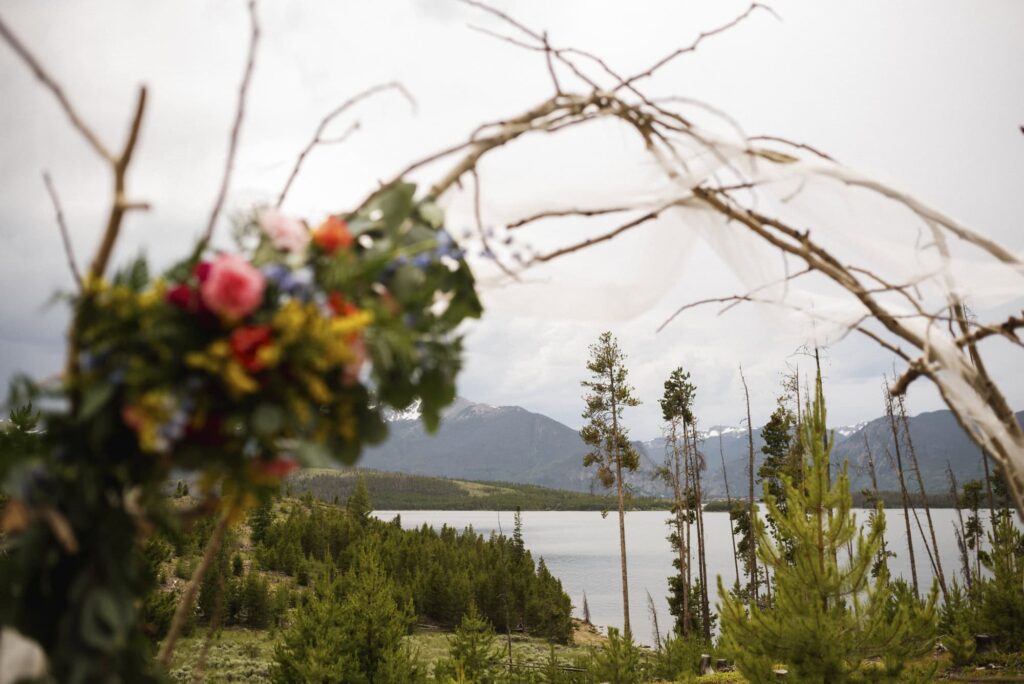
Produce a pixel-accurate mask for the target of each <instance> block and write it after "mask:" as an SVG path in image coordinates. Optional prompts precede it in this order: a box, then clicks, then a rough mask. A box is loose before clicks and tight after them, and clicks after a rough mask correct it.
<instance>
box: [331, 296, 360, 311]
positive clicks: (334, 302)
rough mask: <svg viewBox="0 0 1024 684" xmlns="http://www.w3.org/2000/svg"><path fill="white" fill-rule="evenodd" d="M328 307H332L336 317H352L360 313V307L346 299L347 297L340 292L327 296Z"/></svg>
mask: <svg viewBox="0 0 1024 684" xmlns="http://www.w3.org/2000/svg"><path fill="white" fill-rule="evenodd" d="M327 305H328V306H329V307H331V311H333V312H334V315H335V316H351V315H353V314H357V313H359V307H358V306H356V305H355V304H353V303H352V302H350V301H348V300H347V299H345V295H343V294H341V293H340V292H332V293H331V294H329V295H327Z"/></svg>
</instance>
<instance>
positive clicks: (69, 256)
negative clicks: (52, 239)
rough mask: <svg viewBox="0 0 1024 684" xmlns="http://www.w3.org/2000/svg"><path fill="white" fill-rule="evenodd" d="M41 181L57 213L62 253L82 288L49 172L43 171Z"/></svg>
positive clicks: (62, 213) (80, 276) (73, 253)
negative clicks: (62, 245) (62, 246)
mask: <svg viewBox="0 0 1024 684" xmlns="http://www.w3.org/2000/svg"><path fill="white" fill-rule="evenodd" d="M43 182H44V183H45V184H46V191H47V192H49V193H50V200H51V201H52V202H53V210H54V212H56V214H57V228H59V229H60V239H61V242H63V243H64V255H65V256H66V257H67V259H68V268H70V269H71V275H72V276H73V277H74V279H75V284H76V285H78V290H79V291H81V290H82V274H81V273H80V272H79V270H78V264H77V263H76V262H75V252H74V250H73V249H72V247H71V237H70V235H68V226H67V224H66V223H65V222H64V211H63V210H62V209H61V206H60V198H58V197H57V190H56V188H54V187H53V181H52V180H51V179H50V174H49V173H47V172H46V171H43Z"/></svg>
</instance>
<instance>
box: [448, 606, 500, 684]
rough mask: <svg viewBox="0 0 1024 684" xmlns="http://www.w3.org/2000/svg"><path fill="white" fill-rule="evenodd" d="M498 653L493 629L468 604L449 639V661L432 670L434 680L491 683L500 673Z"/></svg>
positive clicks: (477, 683)
mask: <svg viewBox="0 0 1024 684" xmlns="http://www.w3.org/2000/svg"><path fill="white" fill-rule="evenodd" d="M501 659H502V658H501V651H500V650H499V648H498V645H497V638H496V636H495V634H494V628H493V627H491V625H490V624H489V623H488V622H487V620H485V619H484V618H483V617H481V615H480V613H479V612H478V611H477V608H476V604H470V606H469V610H468V611H467V612H466V614H465V615H464V616H463V618H462V622H460V623H459V626H458V628H457V629H456V630H455V633H454V634H452V636H450V637H449V638H448V659H447V660H443V661H441V662H439V663H438V664H437V666H436V667H435V668H434V679H435V680H437V681H441V682H443V681H447V680H449V679H456V678H457V677H458V676H460V675H461V676H462V677H464V678H465V680H466V681H470V682H475V683H476V684H494V682H496V681H497V680H498V677H499V675H500V673H501Z"/></svg>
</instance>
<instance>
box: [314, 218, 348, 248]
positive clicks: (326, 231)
mask: <svg viewBox="0 0 1024 684" xmlns="http://www.w3.org/2000/svg"><path fill="white" fill-rule="evenodd" d="M313 243H314V244H315V245H316V246H317V247H319V248H320V249H322V250H323V251H324V252H325V253H327V254H334V253H335V252H337V251H338V249H339V248H345V249H348V248H349V247H350V246H352V233H350V232H348V224H347V223H345V221H343V220H342V219H340V218H338V217H337V216H328V217H327V220H325V221H324V222H323V223H321V224H320V226H319V227H318V228H317V229H316V230H315V231H313Z"/></svg>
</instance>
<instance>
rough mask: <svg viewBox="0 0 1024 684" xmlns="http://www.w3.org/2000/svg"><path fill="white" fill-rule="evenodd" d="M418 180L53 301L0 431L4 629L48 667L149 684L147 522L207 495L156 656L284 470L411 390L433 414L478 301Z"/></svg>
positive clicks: (261, 217) (92, 281)
mask: <svg viewBox="0 0 1024 684" xmlns="http://www.w3.org/2000/svg"><path fill="white" fill-rule="evenodd" d="M415 190H416V189H415V186H413V185H411V184H409V183H405V182H396V183H393V184H391V185H388V186H385V187H383V188H381V189H380V190H379V191H378V192H377V193H375V195H374V196H373V197H372V198H371V199H370V200H368V201H367V202H366V203H365V205H364V206H363V207H360V208H359V209H358V210H356V211H354V212H351V213H347V214H334V215H329V216H326V217H317V220H315V221H313V222H306V221H302V220H299V219H297V218H293V217H290V216H287V215H285V214H283V213H281V212H280V211H278V210H276V209H272V208H263V209H258V210H255V211H253V212H251V213H250V214H249V215H247V216H245V217H244V218H242V219H241V220H240V221H238V223H237V226H236V231H235V245H236V246H235V247H234V248H233V249H231V250H229V251H218V250H215V249H212V248H211V247H210V245H209V244H207V242H206V241H205V240H202V241H200V242H199V244H197V245H196V247H195V248H194V250H193V252H192V254H191V255H190V256H189V257H188V258H187V259H185V260H183V261H181V262H180V263H177V264H175V265H173V266H172V267H171V268H170V269H168V270H167V271H165V272H164V273H162V274H159V275H156V276H151V274H150V271H149V268H148V266H147V263H146V261H145V259H143V258H139V259H137V260H135V261H134V262H133V263H131V264H129V265H128V266H127V267H126V268H124V269H122V270H121V271H120V272H118V273H117V274H116V275H114V276H113V277H112V278H110V279H109V280H107V279H101V278H99V277H90V278H86V279H85V281H84V282H83V283H82V288H81V290H80V291H79V292H77V293H76V294H75V295H74V296H72V297H71V298H70V303H71V305H72V315H73V321H72V325H71V332H70V334H69V339H68V347H69V349H68V368H67V369H66V372H65V374H64V376H63V382H62V383H60V384H59V385H47V384H42V385H40V384H36V383H33V382H31V381H30V380H23V381H21V382H20V384H18V383H16V387H15V391H14V392H13V394H12V397H11V403H12V404H13V405H16V406H19V405H20V406H26V408H24V409H20V410H18V411H16V412H14V413H12V422H11V423H10V425H9V426H8V427H7V428H6V429H4V430H0V456H2V457H3V458H0V481H3V483H4V489H5V491H8V492H11V493H12V496H11V498H10V500H9V501H7V502H6V505H5V506H4V508H3V516H2V520H0V530H2V532H3V533H4V534H5V535H6V538H5V547H4V551H5V553H4V554H3V556H2V557H0V587H3V591H2V592H0V593H2V595H3V598H4V600H3V601H0V607H2V609H0V622H2V623H3V624H14V625H17V626H18V629H19V630H20V631H21V633H23V634H26V635H28V636H30V637H31V639H33V640H34V641H35V642H37V643H38V644H40V645H41V647H42V648H43V649H44V650H45V652H46V654H47V658H48V660H49V667H50V671H51V672H52V673H53V674H54V676H56V677H57V679H59V680H61V681H113V680H118V681H158V680H161V676H162V675H161V674H160V666H158V664H157V663H156V662H155V661H154V660H153V659H152V657H151V652H152V647H153V638H154V636H155V633H154V632H153V629H154V628H153V627H152V625H149V624H148V623H147V622H146V620H145V611H144V609H143V608H142V607H141V605H140V601H141V597H143V596H145V595H146V592H147V591H149V590H150V588H151V587H152V585H153V582H154V577H153V576H152V572H151V571H150V570H148V569H147V568H148V566H147V564H146V562H145V560H144V558H143V557H142V552H141V550H140V545H139V543H138V540H141V539H144V538H146V536H147V535H148V532H149V531H150V530H152V529H153V528H154V527H157V528H162V529H166V530H168V531H171V532H172V533H173V532H174V530H179V529H181V526H182V524H184V523H187V522H188V520H190V519H191V520H194V519H200V518H202V517H204V516H206V515H209V514H210V513H212V512H213V511H215V510H217V509H219V510H220V517H219V521H218V523H217V526H216V528H215V531H214V532H213V533H212V535H211V538H210V541H209V542H208V544H207V550H206V552H205V553H204V562H203V563H200V565H199V566H198V569H197V570H196V572H195V573H194V575H193V577H192V579H191V580H190V582H189V583H188V585H187V587H186V589H185V592H184V594H183V595H182V597H181V599H180V602H179V605H178V609H177V612H176V613H175V619H174V624H173V625H172V627H171V631H170V633H169V635H168V637H167V638H166V639H165V640H164V642H163V646H162V651H161V658H160V660H161V662H163V663H164V665H166V664H167V663H168V662H169V658H170V653H171V652H172V651H173V644H174V640H175V639H176V637H177V635H178V634H180V629H181V627H182V625H183V624H184V621H185V619H186V616H187V614H188V612H189V611H191V606H192V601H193V598H194V595H195V591H196V589H197V586H198V583H199V582H200V581H201V579H202V572H203V571H202V568H204V567H205V565H206V564H207V563H208V562H209V561H208V559H209V558H212V555H211V554H212V553H213V551H215V550H216V548H217V546H218V545H219V543H220V542H219V541H216V540H217V539H218V535H220V537H219V538H223V534H224V529H225V528H226V526H227V525H228V524H230V522H232V521H234V520H237V519H238V517H239V516H240V515H241V514H242V513H243V512H244V511H245V510H246V509H247V508H248V507H249V506H251V505H252V504H253V503H254V502H255V501H256V500H258V498H259V497H261V496H264V495H266V494H267V493H268V492H270V491H271V490H272V489H273V488H274V487H276V486H277V485H278V484H279V482H280V480H281V478H282V477H283V476H285V475H286V474H287V473H288V472H289V471H291V470H292V469H293V468H295V467H296V466H298V465H300V464H308V465H326V464H327V463H329V462H332V461H336V462H342V463H353V462H354V461H355V460H356V459H357V458H358V456H359V454H360V451H361V450H362V449H363V447H364V446H366V445H367V444H372V443H374V442H379V441H381V440H383V439H384V438H385V436H386V434H387V424H386V420H385V418H386V412H387V411H388V410H389V409H394V410H401V409H404V408H406V407H408V406H409V405H410V404H412V403H413V402H415V401H418V402H419V405H420V412H421V415H422V419H423V421H424V423H425V424H426V427H427V428H428V429H436V427H437V425H438V423H439V421H440V415H441V410H442V409H443V408H444V407H445V406H446V405H447V404H448V403H450V402H451V401H452V400H453V399H454V398H455V379H456V375H457V374H458V372H459V369H460V365H461V337H460V335H459V334H458V331H457V328H458V326H459V324H460V323H461V322H462V321H464V320H465V319H466V318H470V317H476V316H479V315H480V313H481V307H480V302H479V300H478V299H477V295H476V290H475V285H474V279H473V275H472V272H471V271H470V269H469V267H468V265H467V264H466V262H465V261H464V259H463V258H462V257H463V254H462V251H461V250H460V249H459V247H458V245H456V244H455V242H454V241H453V240H452V239H451V237H450V236H449V235H448V233H447V232H446V231H445V229H444V225H443V224H444V214H443V212H442V211H441V209H440V208H439V207H438V205H437V204H436V203H435V202H434V201H433V198H432V197H429V196H428V197H424V198H419V199H417V198H416V196H415ZM29 402H31V403H29ZM32 407H36V408H42V409H43V410H42V411H40V412H38V413H36V412H35V410H34V408H32ZM181 471H192V472H196V473H198V474H199V475H200V484H201V488H200V489H201V490H202V491H201V495H200V497H199V504H198V505H197V506H196V507H194V508H193V509H191V510H179V509H176V508H175V507H174V506H172V505H171V504H170V503H169V500H168V498H167V497H166V492H165V490H164V487H165V484H166V482H167V481H168V477H169V476H170V475H171V474H172V473H177V472H181ZM216 530H219V532H218V531H216ZM176 630H177V631H176Z"/></svg>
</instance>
